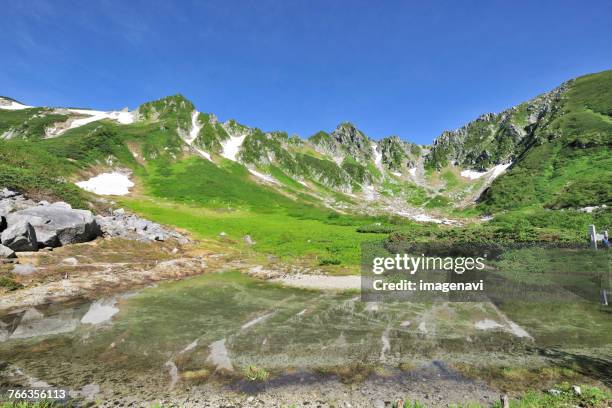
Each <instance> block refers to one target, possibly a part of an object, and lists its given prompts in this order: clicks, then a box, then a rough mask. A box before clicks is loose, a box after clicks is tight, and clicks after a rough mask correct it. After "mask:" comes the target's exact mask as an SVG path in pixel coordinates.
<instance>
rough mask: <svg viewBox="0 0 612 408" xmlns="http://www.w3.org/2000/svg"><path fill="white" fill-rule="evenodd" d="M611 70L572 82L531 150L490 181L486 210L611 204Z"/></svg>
mask: <svg viewBox="0 0 612 408" xmlns="http://www.w3.org/2000/svg"><path fill="white" fill-rule="evenodd" d="M611 113H612V71H606V72H602V73H599V74H593V75H587V76H584V77H581V78H578V79H576V80H575V81H574V82H573V83H572V85H571V86H570V87H569V89H568V91H567V93H566V95H565V98H564V100H563V104H562V106H561V109H560V110H559V112H557V113H556V114H555V116H554V117H553V118H552V120H551V121H550V122H549V123H548V124H546V126H543V127H542V128H540V129H537V130H536V131H535V133H534V136H533V137H532V138H531V140H530V141H529V143H530V144H531V146H530V148H529V149H528V150H527V151H526V152H525V153H524V154H523V155H522V156H521V157H519V158H518V160H517V161H516V163H515V164H514V165H513V166H512V167H511V168H510V169H509V171H508V172H507V174H506V175H504V176H502V177H500V178H499V179H497V180H495V182H494V183H493V184H492V186H491V187H490V188H489V189H488V190H487V191H486V193H485V194H484V196H483V198H482V202H481V204H480V206H481V208H483V209H485V210H487V211H492V212H494V211H500V210H516V209H519V208H524V207H528V206H534V205H535V206H544V207H547V208H570V207H574V208H575V207H584V206H589V205H601V204H607V205H611V204H612V193H611V192H612V154H611V152H610V148H611V147H612V116H611Z"/></svg>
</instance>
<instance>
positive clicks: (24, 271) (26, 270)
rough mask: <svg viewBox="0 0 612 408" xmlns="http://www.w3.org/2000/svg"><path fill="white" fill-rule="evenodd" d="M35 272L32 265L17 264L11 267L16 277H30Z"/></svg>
mask: <svg viewBox="0 0 612 408" xmlns="http://www.w3.org/2000/svg"><path fill="white" fill-rule="evenodd" d="M34 272H36V268H35V267H34V265H32V264H17V265H15V266H14V267H13V273H14V274H16V275H31V274H33V273H34Z"/></svg>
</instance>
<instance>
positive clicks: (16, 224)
mask: <svg viewBox="0 0 612 408" xmlns="http://www.w3.org/2000/svg"><path fill="white" fill-rule="evenodd" d="M0 242H2V245H4V246H6V247H9V248H10V249H12V250H13V251H16V252H18V251H36V250H37V249H38V241H37V240H36V232H35V231H34V227H32V225H31V224H30V223H29V222H27V221H26V220H25V219H18V220H15V221H11V220H10V219H9V225H8V227H7V228H6V229H5V230H4V231H2V235H0Z"/></svg>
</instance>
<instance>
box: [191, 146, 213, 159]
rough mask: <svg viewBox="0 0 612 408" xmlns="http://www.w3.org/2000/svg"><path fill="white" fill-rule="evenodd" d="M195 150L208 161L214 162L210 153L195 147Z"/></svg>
mask: <svg viewBox="0 0 612 408" xmlns="http://www.w3.org/2000/svg"><path fill="white" fill-rule="evenodd" d="M194 149H195V151H196V152H198V153H199V154H200V156H202V157H204V158H205V159H207V160H208V161H212V157H210V154H209V153H207V152H205V151H204V150H201V149H198V148H197V147H194Z"/></svg>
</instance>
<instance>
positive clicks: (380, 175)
mask: <svg viewBox="0 0 612 408" xmlns="http://www.w3.org/2000/svg"><path fill="white" fill-rule="evenodd" d="M611 115H612V71H605V72H602V73H598V74H593V75H587V76H584V77H580V78H577V79H575V80H570V81H567V82H565V83H564V84H562V85H561V86H559V87H558V88H556V89H554V90H552V91H551V92H548V93H545V94H543V95H540V96H537V97H536V98H534V99H532V100H529V101H527V102H525V103H522V104H520V105H518V106H516V107H513V108H510V109H507V110H505V111H503V112H501V113H499V114H485V115H482V116H481V117H479V118H478V119H476V120H475V121H473V122H470V123H468V124H466V125H465V126H463V127H462V128H460V129H458V130H455V131H446V132H443V133H442V134H441V135H440V137H438V138H437V139H436V140H435V141H434V142H433V144H432V145H431V146H420V145H417V144H414V143H410V142H406V141H404V140H402V139H400V138H399V137H397V136H390V137H386V138H383V139H381V140H374V139H373V138H371V137H369V136H367V135H366V134H364V133H363V132H362V131H361V130H359V129H358V128H357V127H356V126H355V125H354V124H352V123H348V122H345V123H341V124H339V125H338V126H337V128H336V129H334V130H332V131H330V132H327V131H320V132H318V133H316V134H314V135H312V136H310V137H309V138H307V139H303V138H300V137H298V136H295V135H293V136H290V135H288V134H287V133H286V132H283V131H263V130H260V129H257V128H253V127H249V126H247V125H244V124H241V123H239V122H238V121H236V120H233V119H232V120H226V121H220V120H219V119H218V118H217V117H216V115H214V114H213V113H204V112H200V111H198V110H197V108H196V107H195V106H194V105H193V103H192V102H190V101H189V100H188V99H186V98H185V97H184V96H182V95H174V96H170V97H166V98H162V99H159V100H156V101H152V102H147V103H143V104H142V105H140V106H139V107H138V108H137V109H135V110H133V111H128V110H127V109H123V110H121V111H111V112H104V111H94V110H87V109H75V108H50V107H31V106H27V105H24V104H21V103H20V102H17V101H15V100H13V99H10V98H7V97H2V98H0V134H1V138H0V159H1V161H0V186H6V187H9V188H12V189H15V190H18V191H21V192H24V193H26V194H28V195H30V196H33V197H38V198H53V199H62V200H65V201H67V202H69V203H70V204H72V205H73V206H75V207H82V208H84V207H89V206H92V205H93V206H94V207H104V206H105V205H106V204H104V200H102V201H101V200H99V199H98V198H96V196H95V195H94V194H92V193H91V192H88V191H85V190H83V189H81V188H79V187H77V186H76V185H75V182H77V181H81V180H87V179H89V178H91V177H92V176H95V175H98V174H102V173H108V172H116V171H119V172H121V173H124V174H126V176H125V177H130V178H131V179H132V180H133V181H134V182H135V183H136V187H135V190H134V191H135V192H137V194H133V195H132V196H130V197H127V198H125V199H121V200H125V203H126V204H129V205H131V206H133V207H134V208H135V209H138V210H140V211H145V212H147V213H152V214H148V215H150V216H152V217H153V218H154V219H156V220H157V221H161V222H169V223H173V224H177V223H178V224H180V223H181V222H180V220H181V217H177V215H176V214H174V215H171V214H170V212H171V211H170V210H169V209H168V208H166V209H165V210H162V209H161V208H163V207H164V206H165V204H164V205H162V203H163V202H164V201H159V200H170V201H171V202H175V203H180V204H181V205H187V206H196V207H197V206H200V207H202V208H207V209H210V210H214V211H218V210H220V209H227V208H233V209H237V210H240V211H246V213H245V214H250V213H253V212H255V213H265V214H272V213H275V214H277V215H278V216H279V217H280V218H278V219H276V220H274V221H273V222H272V223H271V225H269V226H268V227H265V228H263V229H261V227H262V222H261V220H257V221H253V222H250V221H249V222H246V221H245V220H244V219H241V221H240V222H241V223H243V224H241V225H242V227H241V228H238V227H237V229H240V233H243V232H245V233H248V232H249V230H250V229H252V230H253V231H255V230H260V234H261V235H262V236H263V235H266V234H268V235H269V234H272V236H274V235H277V236H278V235H279V233H276V234H274V233H272V232H271V231H272V230H273V229H274V228H277V227H278V225H282V224H283V223H285V225H291V224H294V221H296V220H304V219H309V220H315V221H316V222H317V223H320V224H319V225H321V228H323V230H325V229H326V228H327V227H328V226H329V225H339V224H343V223H344V224H347V225H352V226H353V227H352V229H353V230H354V228H356V227H357V228H360V229H362V230H364V231H365V230H368V231H373V232H380V231H384V232H390V231H395V230H397V229H398V228H399V229H402V228H404V227H401V225H404V224H410V221H418V222H425V223H430V224H448V225H457V224H471V223H473V222H474V221H475V220H476V217H477V216H480V215H483V214H497V215H496V217H495V219H494V220H493V222H492V223H490V228H492V229H495V230H504V229H505V228H507V227H509V226H513V227H512V228H516V217H520V218H521V223H522V224H524V225H523V227H521V228H523V229H524V228H527V229H530V228H535V229H536V230H538V229H539V230H542V231H543V232H542V231H541V232H540V233H537V234H535V236H538V234H540V235H541V234H545V235H546V234H549V235H550V233H551V232H550V229H552V230H555V231H556V230H557V229H561V230H562V231H568V230H569V231H572V232H571V234H570V236H572V237H578V236H581V235H582V234H583V231H584V228H586V225H588V223H591V222H594V219H595V218H594V217H596V218H597V219H596V221H597V222H598V225H602V223H603V225H604V226H606V225H610V222H609V217H610V216H609V209H608V210H603V211H599V212H595V213H594V214H591V213H584V212H580V211H576V210H578V209H581V208H583V207H597V206H602V205H607V206H610V205H612V198H611V194H610V191H611V187H612V185H611V183H612V181H611V180H612V177H610V175H611V172H610V170H609V169H610V166H611V165H612V159H611V155H610V152H609V149H610V144H611V140H612V116H611ZM157 207H159V208H158V209H155V208H157ZM546 209H551V210H553V211H558V210H560V209H573V210H572V211H571V212H567V213H565V215H564V216H563V217H562V216H561V214H557V213H556V212H546V211H547V210H546ZM169 211H170V212H169ZM173 211H174V210H173ZM184 211H187V212H188V213H189V212H191V210H188V209H187V208H185V209H184ZM508 211H509V212H508ZM504 213H505V214H504ZM164 214H165V215H164ZM330 214H331V215H330ZM343 214H344V215H343ZM213 215H214V216H215V217H217V216H218V215H219V214H218V213H213ZM332 215H333V216H332ZM346 216H348V218H347V217H346ZM371 216H377V217H379V218H378V219H375V220H373V219H371V218H368V217H371ZM155 217H157V218H155ZM207 217H209V218H214V217H213V216H212V215H211V214H207ZM285 217H289V218H285ZM330 217H331V218H330ZM343 217H345V219H344V220H343V221H340V220H342V219H343ZM187 218H189V217H187ZM238 218H240V217H238ZM273 218H274V217H271V216H268V218H267V220H270V221H272V219H273ZM349 218H350V220H349ZM560 218H565V219H567V220H569V221H564V222H561V221H560ZM223 219H224V222H228V219H227V217H225V218H223ZM177 220H178V221H177ZM219 220H221V218H219ZM283 220H284V221H283ZM381 220H382V221H383V223H382V224H381V225H380V226H379V227H372V226H371V224H373V223H376V222H378V223H379V224H380V222H381ZM385 220H386V221H385ZM300 222H301V221H300ZM277 223H278V224H277ZM298 224H299V222H298ZM247 225H248V226H249V227H247ZM368 225H370V226H369V227H367V226H368ZM398 225H399V226H400V227H398ZM183 227H185V228H189V225H187V224H186V225H183ZM366 227H367V228H366ZM317 228H318V227H317ZM332 229H333V228H332ZM428 230H429V227H428ZM296 231H297V229H296ZM546 231H548V232H546ZM219 232H221V231H211V230H208V229H206V231H205V233H206V234H213V235H214V234H218V233H219ZM532 232H533V231H532ZM328 233H330V232H329V231H328ZM332 234H333V233H332ZM513 234H514V233H513ZM521 234H522V235H523V236H532V235H533V234H532V233H531V232H530V233H527V234H526V235H525V233H524V231H523V232H521V233H520V234H519V235H521ZM530 234H532V235H530ZM563 234H564V233H561V235H563ZM238 235H239V233H238V231H236V236H238ZM281 235H282V234H281ZM561 235H559V233H558V232H556V233H552V235H550V236H551V237H559V236H561ZM300 239H302V238H300ZM304 239H307V238H306V237H304ZM360 239H361V238H360ZM360 239H359V240H360ZM274 245H278V242H277V243H276V244H273V243H272V242H271V243H270V246H271V247H274ZM340 246H342V245H340ZM349 247H350V244H349V243H348V241H347V242H346V246H345V247H344V248H345V249H346V250H348V251H349V252H352V251H353V250H352V249H348V248H349ZM321 248H323V251H322V252H321V254H325V255H324V256H326V257H329V258H330V259H332V260H333V259H337V258H338V259H339V258H343V257H344V259H348V258H346V256H347V255H334V253H336V252H335V251H336V249H333V248H331V247H330V245H325V244H324V243H323V242H322V243H321ZM330 248H331V249H330ZM345 249H339V250H338V251H339V252H337V254H341V253H343V251H344V250H345Z"/></svg>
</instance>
